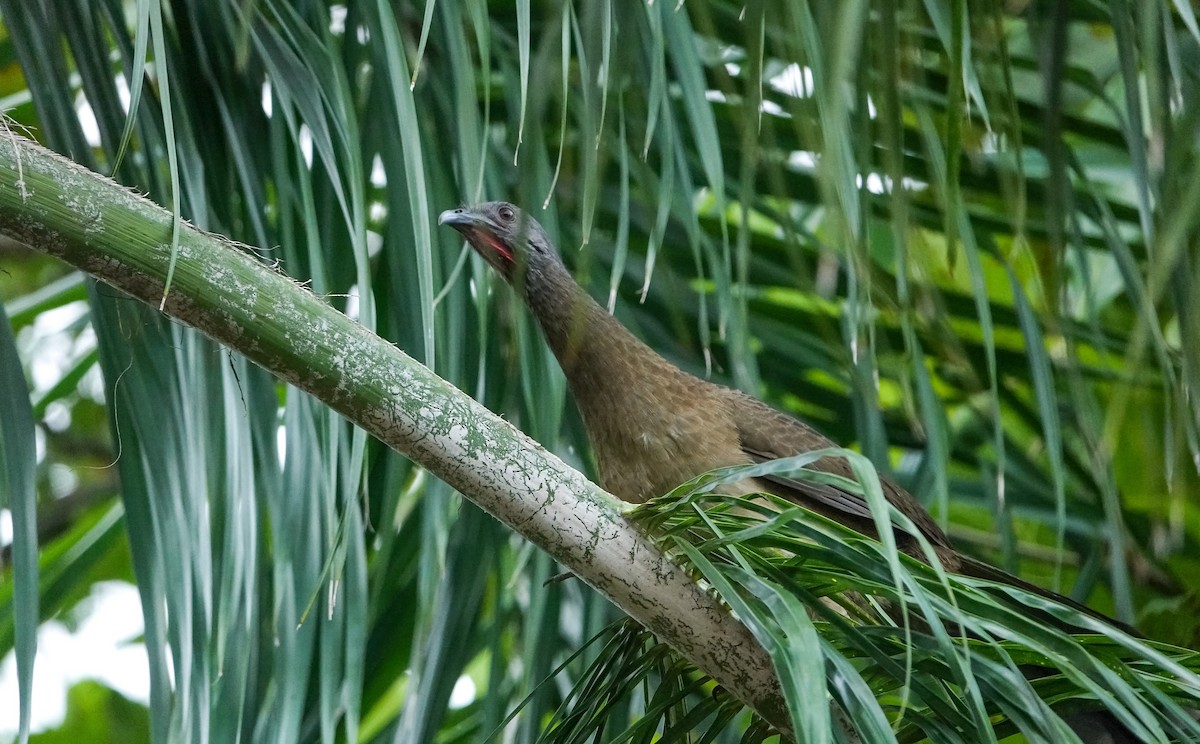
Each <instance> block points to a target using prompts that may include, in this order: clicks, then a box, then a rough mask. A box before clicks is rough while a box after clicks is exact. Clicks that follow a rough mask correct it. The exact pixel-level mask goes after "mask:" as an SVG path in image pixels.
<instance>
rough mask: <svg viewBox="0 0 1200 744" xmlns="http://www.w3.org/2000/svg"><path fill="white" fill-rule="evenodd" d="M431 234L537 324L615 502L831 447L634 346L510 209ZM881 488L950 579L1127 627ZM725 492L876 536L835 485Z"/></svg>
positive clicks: (864, 512)
mask: <svg viewBox="0 0 1200 744" xmlns="http://www.w3.org/2000/svg"><path fill="white" fill-rule="evenodd" d="M438 223H439V224H445V225H450V226H451V227H453V228H454V229H455V230H457V231H458V232H460V233H461V234H462V235H463V237H465V238H466V240H467V242H468V243H470V245H471V247H472V248H474V249H475V250H476V251H477V252H478V253H479V254H480V255H481V256H482V257H483V258H484V260H486V261H487V262H488V263H489V264H491V266H492V267H493V268H495V269H496V270H497V271H498V272H500V274H501V276H503V277H504V279H505V280H507V281H508V283H509V284H511V285H512V287H513V289H514V290H515V291H516V292H517V294H518V295H520V297H521V299H522V300H524V301H525V303H526V304H527V305H528V306H529V308H530V310H531V311H532V312H533V315H534V317H536V318H537V321H538V323H539V325H540V326H541V328H542V332H543V333H544V335H545V337H546V341H547V342H548V343H549V345H550V348H551V350H552V351H553V352H554V355H555V356H556V357H557V358H558V362H559V364H560V365H561V366H562V369H563V372H564V373H565V374H566V377H567V383H568V385H569V387H570V389H571V393H572V395H573V397H574V398H575V402H576V404H577V405H578V407H579V412H580V414H581V415H582V418H583V423H584V426H585V428H586V429H587V433H588V439H589V440H590V441H591V445H592V449H593V451H594V454H595V457H596V465H597V468H598V469H599V476H600V485H601V486H603V487H604V488H605V489H606V490H608V491H609V492H610V493H612V494H614V495H615V496H617V497H619V498H621V499H623V500H625V501H630V502H635V503H640V502H643V501H645V500H647V499H649V498H652V497H654V496H659V495H661V494H665V493H667V492H669V491H670V490H671V489H673V488H674V487H676V486H678V485H679V484H681V483H684V482H686V481H688V480H691V479H692V478H694V477H696V476H697V475H700V474H702V473H706V472H708V471H710V470H714V469H717V468H721V467H725V466H729V465H743V464H750V463H757V462H763V461H765V460H772V459H776V458H781V457H788V456H791V455H798V454H802V453H805V452H811V451H814V450H818V449H824V448H826V447H835V446H836V445H835V444H834V443H833V442H832V441H830V440H829V439H827V438H825V437H824V436H822V435H821V434H820V433H818V432H817V431H816V430H815V429H813V428H812V427H811V426H809V425H807V424H805V423H803V422H801V421H799V420H798V419H795V418H793V417H791V416H788V415H786V414H784V413H781V412H779V411H777V410H775V409H773V408H771V407H770V406H768V405H766V404H764V403H762V402H760V401H758V400H756V399H755V398H752V397H750V396H749V395H746V394H745V393H741V392H738V391H736V390H732V389H730V388H727V387H723V386H721V385H716V384H713V383H711V382H707V381H705V380H701V379H700V378H698V377H695V376H693V375H690V374H687V373H686V372H684V371H682V370H681V369H679V368H678V367H676V366H675V365H673V364H671V363H670V362H668V361H667V360H666V359H664V358H663V357H662V356H661V355H659V354H658V353H657V352H655V351H654V350H653V349H651V348H650V347H649V346H647V345H646V344H644V343H642V342H641V341H640V340H638V338H637V337H636V336H634V335H633V334H632V333H630V332H629V330H628V329H626V328H625V327H624V326H623V325H621V323H620V322H619V321H617V319H616V318H615V317H613V316H612V315H611V314H609V313H608V312H607V311H606V310H605V309H604V308H602V307H601V306H600V305H599V304H598V303H597V302H596V301H595V300H593V299H592V298H591V297H590V296H589V295H588V294H587V292H585V291H584V290H583V288H582V287H580V286H579V284H577V283H576V282H575V280H574V278H572V276H571V274H570V273H569V272H568V271H567V269H566V266H564V265H563V262H562V258H561V256H560V255H559V253H558V251H557V250H556V249H555V247H554V245H553V243H552V242H551V240H550V238H549V236H547V234H546V232H545V230H543V229H542V227H541V225H539V224H538V223H537V221H536V220H534V219H533V218H531V217H529V216H528V215H526V214H525V213H523V212H522V211H521V210H520V209H518V208H517V207H515V206H513V205H512V204H509V203H507V202H487V203H484V204H479V205H476V206H472V207H462V208H459V209H451V210H447V211H445V212H442V214H441V215H440V216H439V217H438ZM810 467H811V468H813V469H816V470H822V471H825V472H829V473H834V474H837V475H841V476H845V477H847V478H850V477H852V472H851V469H850V466H849V464H848V463H847V462H846V461H845V460H844V459H842V458H833V457H827V458H823V459H821V460H818V461H817V462H815V463H813V464H812V465H810ZM881 483H882V486H883V492H884V495H885V496H886V497H887V500H888V501H889V502H890V503H891V504H892V506H894V507H896V509H898V510H899V511H900V512H901V513H902V514H904V515H905V516H906V517H908V519H909V520H911V522H912V524H913V525H914V526H915V527H916V528H917V529H918V530H919V531H920V532H921V534H922V535H923V536H924V537H925V539H926V540H927V541H928V542H929V543H930V545H932V546H933V548H934V551H935V552H936V554H937V558H938V559H939V560H940V561H941V564H942V566H943V567H944V568H945V569H946V570H947V571H951V572H955V573H961V574H963V575H966V576H971V577H975V578H982V579H989V580H992V581H998V582H1001V583H1006V584H1009V585H1013V586H1017V587H1020V588H1022V589H1025V590H1027V591H1030V592H1034V593H1036V594H1039V595H1042V596H1046V597H1049V598H1052V599H1054V600H1056V601H1059V602H1062V603H1065V604H1068V605H1070V606H1072V607H1074V608H1076V609H1078V610H1081V611H1083V612H1086V613H1088V614H1090V615H1092V616H1094V617H1098V618H1101V619H1103V620H1105V621H1107V622H1110V623H1114V624H1117V625H1119V626H1121V627H1125V626H1123V625H1121V624H1120V623H1117V622H1116V621H1114V620H1112V619H1111V618H1107V617H1105V616H1103V615H1101V614H1099V613H1097V612H1095V611H1093V610H1091V609H1089V608H1087V607H1084V606H1083V605H1080V604H1078V603H1076V602H1074V601H1073V600H1071V599H1069V598H1067V597H1063V596H1061V595H1058V594H1055V593H1054V592H1051V591H1048V590H1046V589H1042V588H1040V587H1037V586H1034V585H1033V584H1030V583H1028V582H1025V581H1022V580H1021V579H1018V578H1017V577H1015V576H1012V575H1011V574H1008V573H1006V572H1004V571H1001V570H1000V569H998V568H995V567H993V566H990V565H988V564H986V563H983V562H981V561H978V560H976V559H974V558H971V557H969V556H966V555H963V554H962V553H959V552H958V551H956V550H955V549H954V547H953V546H952V545H951V544H950V540H949V538H948V537H947V536H946V534H945V533H944V532H943V531H942V529H941V528H940V527H938V525H937V523H936V522H934V521H933V519H932V517H930V515H929V512H927V511H926V510H925V508H924V507H923V506H922V505H921V504H920V503H919V502H918V501H917V500H916V499H915V498H913V497H912V495H910V494H909V493H908V492H907V491H905V490H904V489H903V488H901V487H899V486H897V485H896V484H894V483H891V482H890V481H888V480H886V479H882V480H881ZM730 491H732V492H735V493H745V494H750V493H762V492H767V493H772V494H776V495H778V496H782V497H783V498H786V499H788V500H791V501H793V502H795V503H799V504H801V505H803V506H805V507H807V508H809V509H811V510H813V511H816V512H818V513H820V514H823V515H825V516H827V517H829V518H831V519H834V520H836V521H838V522H840V523H842V524H845V525H847V526H849V527H851V528H853V529H855V530H857V531H858V532H861V533H863V534H865V535H870V536H877V533H876V530H875V523H874V521H873V520H872V518H871V511H870V509H869V508H868V506H867V503H866V500H865V499H864V498H863V497H862V496H859V495H857V494H853V493H850V492H848V491H844V490H841V489H838V488H836V487H833V486H827V485H820V484H813V483H807V482H801V481H799V480H795V479H791V478H785V477H776V476H767V477H763V478H755V479H746V480H744V481H741V482H739V483H737V484H735V485H734V486H733V487H732V488H727V489H726V492H730ZM895 536H896V543H897V546H898V547H899V548H900V549H901V550H903V551H905V552H906V553H908V554H910V555H913V556H914V557H917V558H919V559H922V560H924V558H923V556H922V554H921V551H920V548H919V546H918V543H917V541H916V539H915V538H914V537H913V536H912V535H910V534H908V533H907V532H904V531H903V530H901V529H899V528H897V529H896V530H895ZM1126 630H1127V631H1128V632H1135V631H1132V629H1128V628H1126Z"/></svg>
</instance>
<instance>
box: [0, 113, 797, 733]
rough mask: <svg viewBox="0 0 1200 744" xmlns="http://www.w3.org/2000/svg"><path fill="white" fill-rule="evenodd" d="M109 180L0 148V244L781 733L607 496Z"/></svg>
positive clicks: (425, 374) (219, 244)
mask: <svg viewBox="0 0 1200 744" xmlns="http://www.w3.org/2000/svg"><path fill="white" fill-rule="evenodd" d="M172 222H173V219H172V216H171V214H170V213H168V212H167V211H166V210H164V209H162V208H161V207H159V206H158V205H156V204H153V203H152V202H150V201H148V200H146V199H144V198H142V197H141V196H139V195H137V194H135V193H133V192H131V191H130V190H128V189H126V188H124V187H122V186H119V185H118V184H116V183H114V182H112V181H111V180H109V179H107V178H104V177H102V176H99V175H97V174H95V173H93V172H91V171H88V170H87V169H85V168H83V167H81V166H79V165H77V164H75V163H73V162H71V161H68V160H66V159H64V158H62V157H60V156H58V155H55V154H54V153H51V152H50V151H48V150H46V149H44V148H42V147H41V146H39V145H37V144H35V143H33V142H31V141H29V140H27V139H24V138H21V137H18V136H16V135H11V134H9V135H7V136H5V135H0V235H4V236H8V237H10V238H12V239H15V240H18V241H20V242H22V243H25V244H27V245H29V246H31V247H33V248H35V249H37V250H40V251H43V252H45V253H48V254H50V255H53V256H57V257H58V258H61V259H62V260H64V261H66V262H67V263H69V264H71V265H73V266H76V267H78V268H80V269H82V270H84V271H86V272H87V273H89V274H91V275H92V276H95V277H96V278H97V279H99V280H101V281H103V282H105V283H107V284H110V285H112V286H113V287H116V288H118V289H121V290H124V291H125V292H128V293H129V294H131V295H133V296H135V297H137V298H139V299H141V300H142V301H144V302H146V303H148V304H150V305H151V306H159V305H160V303H163V308H164V311H165V312H166V313H167V314H168V315H170V316H171V317H173V318H176V319H178V320H180V321H182V322H184V323H186V324H188V325H190V326H192V327H194V328H196V329H198V330H200V331H201V332H203V333H204V334H206V335H208V336H209V337H211V338H213V339H214V340H216V341H219V342H220V343H222V344H225V345H226V346H228V347H229V348H231V349H234V350H236V351H238V352H240V353H242V354H244V355H245V356H246V357H248V358H250V359H252V360H254V361H255V362H257V363H258V364H260V365H262V367H263V368H265V369H267V370H268V371H270V372H272V373H273V374H275V375H277V376H279V377H280V378H281V379H283V380H285V381H287V382H288V383H291V384H292V385H295V386H296V387H298V388H300V389H302V390H305V391H307V392H309V393H311V394H312V395H314V396H315V397H316V398H318V399H320V400H321V401H323V402H324V403H326V404H327V405H329V406H331V407H332V408H334V409H335V410H337V411H338V412H340V413H341V414H342V415H344V416H345V417H346V418H347V419H348V420H350V421H352V422H353V423H355V424H357V425H358V426H361V427H362V428H363V429H365V430H366V431H368V432H370V433H371V434H373V435H374V436H376V437H378V438H379V439H380V440H381V441H382V442H384V443H385V444H387V445H388V446H390V447H392V448H393V449H395V450H397V451H398V452H401V453H403V454H404V455H406V456H408V457H411V458H412V459H413V460H415V461H416V462H418V463H420V464H421V465H422V466H424V467H425V468H427V469H428V470H429V471H430V472H432V473H434V474H435V475H437V476H438V477H440V478H442V479H443V480H445V481H446V482H447V483H449V484H450V485H451V486H453V487H454V488H456V489H458V490H459V491H460V492H461V493H462V494H463V495H464V496H466V497H467V498H468V499H470V500H471V501H473V502H475V503H476V504H478V505H479V506H480V507H481V508H483V509H484V510H486V511H487V512H488V513H489V514H492V515H493V516H495V517H496V518H497V519H499V520H500V521H502V522H504V523H505V524H507V525H508V526H509V527H511V528H512V529H514V530H516V531H517V532H519V533H520V534H522V535H524V536H525V537H526V538H528V539H529V540H531V541H532V542H533V543H534V544H536V545H538V546H539V547H541V548H542V549H544V550H546V551H547V552H548V553H550V554H551V555H552V556H553V557H554V558H555V559H557V560H558V561H560V562H561V563H563V564H564V565H565V566H567V567H568V568H570V569H571V571H573V572H574V573H575V575H577V576H578V577H580V578H581V579H583V580H584V581H586V582H587V583H588V584H590V585H591V586H593V587H595V588H596V589H597V590H598V591H599V592H601V593H602V594H604V595H605V596H606V597H608V598H609V599H610V600H611V601H612V602H613V603H614V604H616V605H617V606H618V607H620V608H621V609H622V610H624V611H625V612H626V613H628V614H629V615H630V616H632V617H633V618H635V619H636V620H638V621H639V622H640V623H642V624H643V625H644V626H646V627H647V628H649V629H650V630H652V631H654V632H655V633H656V634H657V635H658V636H659V637H660V638H662V639H663V640H665V641H667V642H668V643H670V644H671V645H672V646H673V647H674V648H675V649H676V650H678V651H679V652H680V653H681V654H683V655H684V656H685V657H686V658H687V659H688V660H689V661H691V662H692V663H693V664H695V665H696V666H697V667H699V668H700V669H702V670H703V671H704V672H706V673H707V674H709V675H711V676H712V677H713V678H714V679H716V680H717V681H718V682H720V683H721V684H722V685H724V686H725V687H726V688H727V689H728V690H729V691H730V692H731V693H732V694H734V695H735V696H736V697H737V698H738V699H740V700H741V701H743V702H744V703H746V704H748V705H749V706H751V707H752V708H754V710H756V711H757V712H758V713H759V714H760V715H762V716H763V718H765V719H766V720H767V721H768V722H769V723H771V724H772V725H773V726H775V727H776V728H778V729H780V730H781V731H784V732H790V731H791V730H792V727H791V724H790V721H789V719H788V714H787V712H786V707H785V705H784V702H783V698H782V696H781V693H780V690H779V683H778V681H777V679H776V678H775V676H774V674H773V672H772V666H771V662H770V659H769V658H768V656H767V653H766V651H765V650H763V648H762V646H761V645H760V644H759V643H758V641H757V640H755V638H754V637H753V636H752V635H751V633H750V631H749V630H747V629H746V627H745V626H743V625H742V624H741V623H739V622H738V621H737V620H735V619H734V618H733V617H732V616H731V615H730V614H729V613H728V612H727V611H726V610H725V609H724V608H723V607H722V606H721V604H720V603H719V602H718V601H717V599H716V598H715V597H713V596H712V595H710V594H709V593H707V592H705V591H704V590H703V589H702V588H701V587H700V586H698V585H697V584H696V583H695V582H694V581H693V580H692V579H690V578H689V577H688V576H687V575H686V574H685V573H684V571H683V570H681V569H680V568H679V567H678V566H676V565H675V564H674V563H672V562H671V561H670V560H669V559H668V558H667V557H665V556H664V555H663V554H662V553H661V552H660V551H659V550H658V549H657V548H656V547H655V546H654V545H652V544H651V543H650V542H649V541H648V540H647V539H646V538H645V537H644V536H642V535H641V534H640V533H639V532H638V531H637V530H636V529H635V528H634V527H633V526H632V525H631V524H630V523H629V522H628V521H626V519H625V518H624V516H623V511H624V507H623V506H622V505H621V503H620V502H619V501H618V500H617V499H616V498H614V497H613V496H611V495H609V494H608V493H605V492H604V491H603V490H601V489H600V488H599V487H598V486H596V485H595V484H593V483H591V482H590V481H588V480H587V479H586V478H585V477H584V476H583V475H581V474H580V473H579V472H577V471H575V470H573V469H572V468H570V467H569V466H567V465H566V464H565V463H563V462H562V461H561V460H559V459H558V458H557V457H555V456H554V455H552V454H551V453H549V452H548V451H546V450H545V449H544V448H542V447H541V446H540V445H538V444H537V443H536V442H534V441H533V440H532V439H530V438H529V437H527V436H525V435H524V434H523V433H521V432H520V431H518V430H517V429H516V428H514V427H513V426H512V425H510V424H509V423H507V422H506V421H504V420H502V419H501V418H499V417H498V416H496V415H495V414H493V413H492V412H490V411H488V410H487V409H486V408H484V407H483V406H481V405H480V404H479V403H477V402H476V401H474V400H473V399H471V398H470V397H468V396H467V395H466V394H464V393H463V392H461V391H460V390H458V389H457V388H455V387H454V386H452V385H451V384H450V383H448V382H446V381H445V380H443V379H441V378H440V377H438V376H437V375H435V374H434V373H433V372H432V371H430V370H429V369H427V368H426V367H424V366H423V365H421V364H420V363H419V362H417V361H415V360H414V359H412V358H411V357H409V356H408V355H407V354H405V353H404V352H402V351H400V350H399V349H397V348H396V347H395V346H393V345H392V344H390V343H389V342H387V341H386V340H384V339H382V338H380V337H379V336H377V335H375V334H374V333H372V332H371V331H369V330H367V329H366V328H364V327H363V326H361V325H359V324H358V323H356V322H355V321H353V320H351V319H349V318H347V317H346V316H345V315H342V314H341V313H339V312H337V311H336V310H334V309H333V308H331V307H330V306H328V305H327V304H325V303H324V302H322V301H321V300H320V299H319V298H317V297H315V296H314V295H313V294H312V293H310V292H309V291H308V290H307V289H304V288H303V287H301V286H299V285H298V284H297V283H296V282H294V281H293V280H291V279H289V278H288V277H286V276H283V275H281V274H279V273H277V272H276V271H274V270H273V269H272V268H271V267H269V266H266V265H264V264H263V263H262V262H261V261H260V260H259V259H258V258H256V257H255V256H254V255H253V254H252V253H250V252H249V251H248V250H247V249H245V247H244V246H240V245H238V244H234V243H232V242H231V241H229V240H227V239H225V238H222V237H219V236H216V235H212V234H209V233H205V232H203V231H201V230H198V229H196V228H194V227H191V226H190V225H184V226H183V228H182V229H181V230H180V237H179V253H178V257H177V262H176V266H175V274H174V277H173V279H172V284H171V292H170V294H169V295H168V296H167V297H166V299H165V303H164V302H163V283H164V280H165V277H166V274H167V267H168V264H169V262H170V259H171V248H170V243H171V230H172Z"/></svg>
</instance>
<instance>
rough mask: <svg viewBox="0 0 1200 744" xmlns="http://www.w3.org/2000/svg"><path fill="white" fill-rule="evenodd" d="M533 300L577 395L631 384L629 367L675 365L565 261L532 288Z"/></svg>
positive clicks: (651, 369) (647, 370) (649, 370)
mask: <svg viewBox="0 0 1200 744" xmlns="http://www.w3.org/2000/svg"><path fill="white" fill-rule="evenodd" d="M531 289H533V288H531ZM527 302H528V304H529V308H530V310H532V311H533V314H534V316H535V317H536V318H537V320H538V324H539V325H541V327H542V332H543V333H544V334H545V336H546V342H547V343H548V344H549V346H550V349H551V351H553V352H554V356H555V357H557V358H558V363H559V366H561V367H562V369H563V372H564V373H565V374H566V376H567V381H568V382H569V383H570V385H571V388H572V392H573V393H575V395H576V397H577V398H578V397H580V396H581V394H582V395H585V396H586V395H587V394H588V393H593V394H594V393H597V392H602V391H603V390H604V389H606V388H609V387H611V386H613V385H622V384H626V383H627V382H628V380H627V379H624V378H626V377H627V375H625V374H623V373H624V372H625V371H630V372H633V371H634V370H638V371H640V373H641V374H642V375H646V374H654V373H655V372H656V371H659V370H660V369H661V370H668V369H669V370H674V368H673V367H672V366H671V365H670V364H669V363H668V362H667V361H666V360H665V359H663V358H662V357H661V356H659V354H658V353H657V352H655V351H654V350H653V349H651V348H650V347H649V346H647V345H646V344H644V343H642V342H641V340H639V339H638V338H637V337H636V336H634V335H633V334H632V333H630V332H629V330H628V329H626V328H625V327H624V326H623V325H621V323H620V322H619V321H618V320H617V319H616V318H614V317H613V316H612V315H611V314H609V312H608V311H607V310H605V309H604V308H603V307H601V306H600V304H599V303H597V302H596V301H595V300H593V299H592V298H591V296H589V295H588V293H587V292H585V291H584V289H583V288H582V287H580V286H579V284H577V283H576V282H575V280H574V279H573V278H572V277H571V275H570V274H569V273H568V272H567V270H566V269H565V268H563V267H561V266H556V267H554V268H553V270H551V271H548V272H547V273H546V274H545V275H544V276H543V277H542V280H541V281H540V282H539V283H538V287H537V288H536V290H535V291H530V292H529V293H528V295H527Z"/></svg>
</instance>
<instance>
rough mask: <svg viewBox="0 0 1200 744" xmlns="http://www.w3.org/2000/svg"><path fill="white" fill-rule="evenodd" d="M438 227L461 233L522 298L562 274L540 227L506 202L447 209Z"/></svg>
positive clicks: (556, 252) (553, 252)
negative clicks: (451, 228) (449, 228)
mask: <svg viewBox="0 0 1200 744" xmlns="http://www.w3.org/2000/svg"><path fill="white" fill-rule="evenodd" d="M438 224H439V225H449V226H450V227H453V228H454V229H455V230H458V231H459V232H460V233H462V236H463V237H464V238H466V240H467V242H468V243H470V244H471V247H472V248H474V249H475V252H476V253H478V254H479V255H481V256H483V258H484V260H485V261H487V262H488V263H489V264H491V265H492V268H494V269H496V271H499V272H500V275H501V276H503V277H504V278H505V280H506V281H508V283H509V284H511V285H512V286H513V288H514V289H516V290H517V292H518V294H521V295H522V296H523V297H525V298H528V296H529V293H530V292H534V291H536V290H537V288H538V287H539V286H540V285H541V284H542V283H543V282H545V281H546V280H547V279H549V278H551V277H557V276H558V274H559V272H560V271H565V269H563V264H562V258H560V257H559V255H558V251H557V250H555V248H554V245H553V244H552V243H551V242H550V237H549V236H548V235H546V231H545V230H543V229H542V226H541V225H539V224H538V223H537V220H535V219H533V218H532V217H530V216H529V215H528V214H526V213H525V212H523V211H522V210H520V209H518V208H517V207H515V206H513V205H512V204H509V203H508V202H502V201H495V202H484V203H482V204H476V205H474V206H470V207H459V208H458V209H447V210H446V211H445V212H442V213H441V215H440V216H439V217H438Z"/></svg>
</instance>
